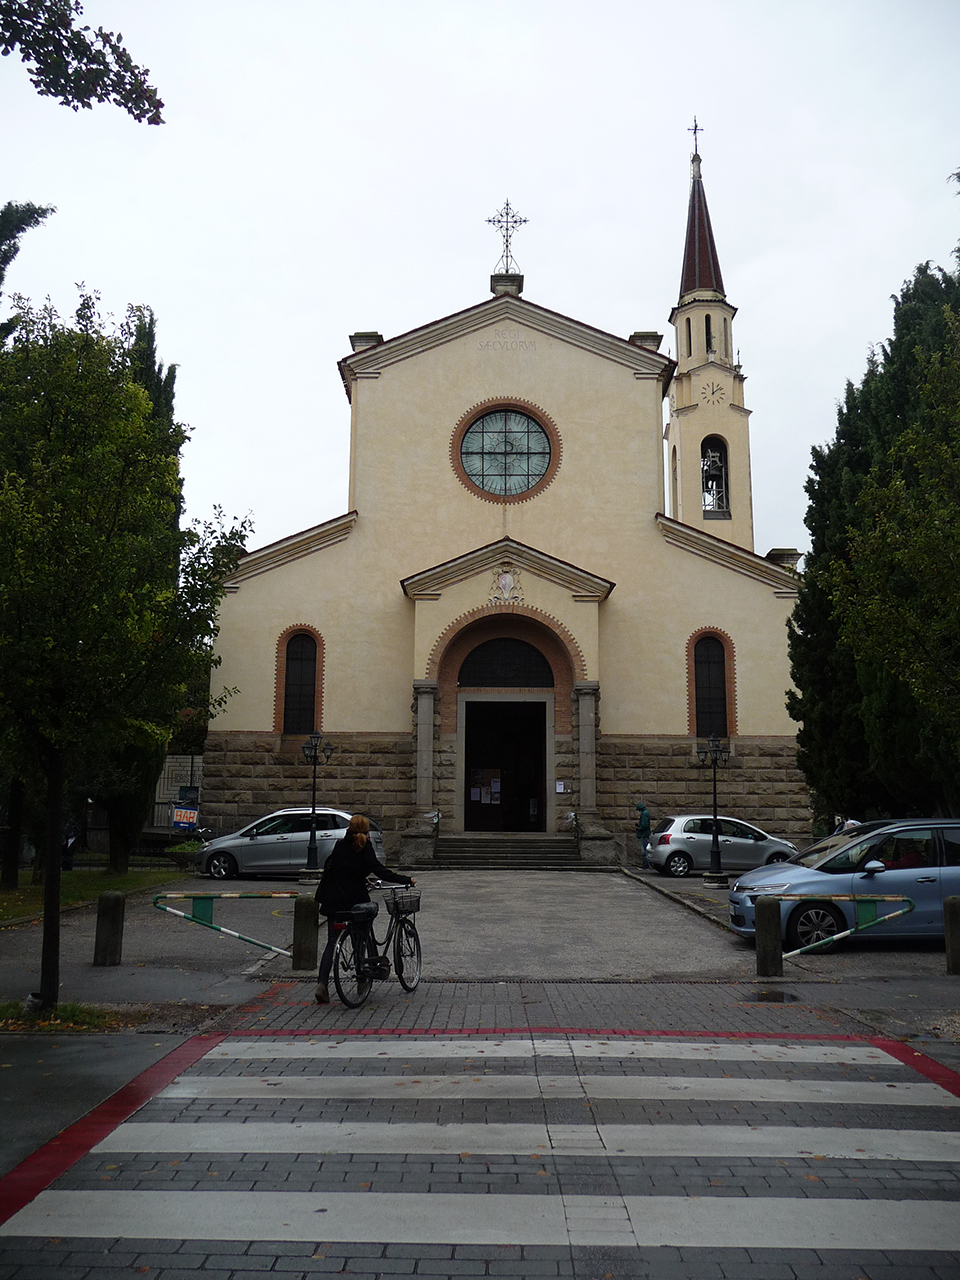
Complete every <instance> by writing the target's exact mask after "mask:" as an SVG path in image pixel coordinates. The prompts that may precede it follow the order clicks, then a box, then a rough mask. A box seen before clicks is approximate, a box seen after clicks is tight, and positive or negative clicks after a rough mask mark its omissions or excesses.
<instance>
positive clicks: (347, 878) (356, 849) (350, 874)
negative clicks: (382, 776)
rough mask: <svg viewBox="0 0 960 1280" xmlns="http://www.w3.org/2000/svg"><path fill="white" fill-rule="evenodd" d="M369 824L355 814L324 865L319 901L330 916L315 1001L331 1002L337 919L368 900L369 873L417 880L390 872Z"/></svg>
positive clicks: (403, 881)
mask: <svg viewBox="0 0 960 1280" xmlns="http://www.w3.org/2000/svg"><path fill="white" fill-rule="evenodd" d="M369 833H370V823H369V821H368V819H366V818H365V817H364V816H363V814H362V813H355V814H354V815H353V817H352V818H351V819H350V822H349V823H348V824H347V834H346V835H345V836H344V837H343V839H342V840H338V841H337V843H336V844H335V845H334V846H333V851H332V852H331V854H330V857H329V858H327V861H326V863H325V865H324V868H323V875H322V876H321V877H320V884H319V886H318V888H317V894H316V898H317V902H319V904H320V910H321V912H322V913H323V914H324V915H325V916H326V917H327V945H326V946H325V947H324V949H323V955H322V956H321V957H320V973H319V975H318V982H317V990H316V1001H317V1004H329V1003H330V993H329V992H328V990H327V982H328V981H329V978H330V968H331V966H332V964H333V948H334V946H335V945H336V941H337V933H336V921H337V917H338V916H342V915H343V914H345V913H346V912H349V911H350V910H351V909H352V908H353V907H355V906H356V905H357V903H359V902H369V901H370V892H369V890H368V888H367V876H376V877H377V879H379V880H389V881H390V882H391V883H392V884H402V885H408V886H409V885H413V884H416V881H415V880H411V878H410V877H409V876H401V875H398V874H396V872H393V871H390V870H389V869H388V868H387V867H385V866H384V865H383V863H382V862H381V861H380V860H379V858H378V857H377V855H376V853H375V852H374V849H373V845H372V844H371V843H370V838H369Z"/></svg>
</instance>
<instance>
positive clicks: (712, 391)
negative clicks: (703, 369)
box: [700, 382, 727, 404]
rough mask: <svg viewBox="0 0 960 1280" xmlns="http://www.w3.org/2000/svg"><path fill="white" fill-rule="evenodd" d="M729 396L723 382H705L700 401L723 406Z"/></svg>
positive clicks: (701, 389)
mask: <svg viewBox="0 0 960 1280" xmlns="http://www.w3.org/2000/svg"><path fill="white" fill-rule="evenodd" d="M726 394H727V392H726V388H725V387H724V385H723V383H722V382H705V383H704V384H703V386H702V387H701V388H700V399H701V400H705V401H706V402H707V404H721V403H722V402H723V398H724V396H725V395H726Z"/></svg>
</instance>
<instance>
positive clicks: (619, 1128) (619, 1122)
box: [0, 981, 960, 1280]
mask: <svg viewBox="0 0 960 1280" xmlns="http://www.w3.org/2000/svg"><path fill="white" fill-rule="evenodd" d="M763 994H764V993H763V991H762V990H761V989H759V988H757V987H756V985H755V984H754V986H750V985H749V984H745V983H739V982H714V983H710V982H705V981H689V982H677V983H620V984H617V983H609V982H605V983H590V982H581V983H561V982H554V983H544V982H477V983H466V982H448V983H444V982H432V983H431V982H424V983H423V984H421V986H420V988H419V989H418V990H417V991H415V992H413V993H411V994H409V995H406V994H404V993H403V992H402V991H401V989H400V988H399V986H398V985H397V984H395V983H394V982H387V983H382V984H378V985H377V986H376V987H375V988H374V994H373V996H372V997H371V1000H370V1001H369V1003H368V1004H367V1005H366V1006H365V1007H364V1008H362V1009H357V1010H348V1009H345V1008H343V1007H342V1006H340V1005H339V1004H337V1003H333V1004H330V1005H327V1006H323V1007H318V1006H317V1005H316V1004H315V1003H313V1001H312V990H311V989H310V988H309V987H308V986H307V985H306V984H305V983H298V982H291V981H286V982H282V983H276V984H274V985H273V986H270V987H267V988H266V989H265V990H264V991H263V993H262V994H261V995H260V997H259V998H257V999H256V1000H254V1001H252V1002H251V1003H249V1004H248V1005H246V1006H243V1007H240V1008H238V1009H235V1010H232V1011H229V1012H228V1013H226V1014H224V1015H223V1016H222V1017H221V1020H220V1024H219V1026H218V1028H217V1030H216V1031H215V1032H212V1033H211V1034H208V1035H205V1036H197V1037H193V1038H192V1039H189V1040H187V1041H185V1042H184V1043H183V1044H182V1045H181V1046H180V1047H179V1048H177V1049H176V1050H174V1052H172V1053H171V1054H169V1055H168V1056H167V1057H166V1058H165V1059H163V1060H162V1061H161V1062H160V1063H158V1064H157V1065H156V1066H154V1067H152V1068H150V1069H149V1070H148V1071H146V1072H145V1073H143V1075H142V1076H140V1077H138V1078H137V1079H136V1080H135V1081H133V1082H132V1083H131V1085H130V1086H128V1088H127V1089H126V1090H121V1093H120V1094H118V1095H116V1097H115V1098H114V1099H111V1100H110V1101H109V1102H108V1103H106V1104H104V1106H102V1107H100V1108H97V1109H96V1110H95V1111H94V1112H92V1113H91V1114H90V1116H88V1117H87V1118H86V1119H85V1120H83V1121H80V1122H79V1123H78V1124H77V1125H75V1126H73V1128H72V1129H70V1130H67V1131H66V1132H65V1133H64V1134H63V1135H61V1137H60V1139H59V1140H58V1141H57V1142H55V1143H51V1144H48V1146H47V1147H46V1148H43V1149H41V1151H40V1152H38V1153H36V1155H35V1156H34V1157H32V1158H31V1159H30V1160H28V1161H26V1162H25V1163H24V1164H23V1165H21V1166H20V1168H19V1170H17V1171H15V1173H14V1174H13V1175H11V1176H10V1177H8V1178H7V1179H3V1180H0V1209H2V1215H0V1216H2V1217H4V1218H5V1219H6V1221H5V1224H4V1225H3V1227H2V1228H0V1276H2V1277H3V1280H105V1278H106V1277H107V1276H110V1277H114V1278H116V1277H117V1276H118V1275H144V1276H149V1277H151V1280H188V1277H189V1278H190V1280H212V1278H213V1280H240V1277H243V1276H249V1275H250V1273H264V1272H271V1273H277V1274H282V1275H284V1276H294V1277H302V1278H303V1280H306V1278H307V1277H310V1278H314V1277H317V1278H318V1277H320V1276H323V1275H330V1274H337V1275H351V1276H353V1277H359V1278H361V1280H388V1278H390V1280H393V1278H394V1277H397V1276H432V1277H451V1278H452V1277H467V1278H468V1280H469V1278H472V1277H481V1276H482V1277H493V1276H501V1277H515V1278H516V1280H524V1278H526V1277H530V1278H531V1280H532V1278H533V1277H544V1276H548V1277H572V1278H573V1280H627V1278H629V1280H714V1278H715V1277H716V1278H718V1280H723V1278H725V1277H730V1278H731V1280H732V1278H736V1280H741V1278H746V1277H757V1278H762V1280H781V1278H784V1280H814V1278H816V1280H881V1278H884V1280H958V1278H960V1203H958V1202H960V1076H957V1075H956V1074H955V1073H954V1072H952V1071H950V1070H948V1069H947V1068H945V1067H943V1066H942V1065H940V1064H938V1063H936V1062H934V1061H933V1060H932V1059H930V1058H928V1057H926V1056H925V1055H924V1054H922V1053H920V1052H917V1050H916V1049H915V1048H914V1047H912V1046H907V1045H904V1044H903V1043H901V1042H896V1041H893V1040H883V1039H879V1038H870V1037H866V1036H864V1035H863V1034H862V1031H861V1029H860V1026H859V1023H858V1022H856V1021H855V1020H853V1019H851V1018H848V1017H847V1016H846V1015H845V1014H843V1013H842V1012H833V1013H827V1012H825V1011H824V1010H822V1009H817V1008H815V1007H813V1006H812V1005H804V1004H799V1003H794V1004H789V1003H781V1002H777V1001H773V1002H770V1001H767V1000H765V999H763V998H762V996H763Z"/></svg>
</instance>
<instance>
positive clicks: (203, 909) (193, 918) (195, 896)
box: [153, 890, 298, 956]
mask: <svg viewBox="0 0 960 1280" xmlns="http://www.w3.org/2000/svg"><path fill="white" fill-rule="evenodd" d="M297 896H298V894H297V891H296V890H293V891H289V890H288V891H283V892H279V893H226V892H224V893H158V894H157V896H156V897H155V898H154V900H153V905H154V906H155V907H156V908H157V910H158V911H168V912H169V913H170V915H172V916H179V917H180V919H181V920H186V921H187V922H188V923H189V924H202V925H203V927H204V928H205V929H214V930H215V931H216V932H217V933H225V934H227V935H228V936H229V937H231V938H238V939H239V940H240V942H249V943H250V945H251V946H254V947H263V949H264V950H265V951H273V952H274V953H275V954H276V955H279V956H290V955H291V953H290V952H289V951H285V950H284V948H283V947H275V946H274V945H273V943H271V942H260V941H259V939H257V938H248V937H246V935H245V934H242V933H237V932H236V930H235V929H228V928H227V927H226V925H222V924H214V923H213V904H214V903H215V902H216V901H217V899H218V898H296V897H297ZM187 898H189V899H190V901H191V902H192V904H193V907H192V910H191V911H190V912H189V913H188V912H186V911H177V910H176V908H175V907H168V906H166V905H165V903H164V902H163V901H161V899H164V900H166V899H172V900H173V901H177V900H178V899H179V900H180V901H181V902H182V901H184V900H185V899H187Z"/></svg>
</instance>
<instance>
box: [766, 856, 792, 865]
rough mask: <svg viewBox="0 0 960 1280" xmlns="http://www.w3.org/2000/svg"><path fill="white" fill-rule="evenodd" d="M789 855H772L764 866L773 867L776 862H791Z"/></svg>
mask: <svg viewBox="0 0 960 1280" xmlns="http://www.w3.org/2000/svg"><path fill="white" fill-rule="evenodd" d="M789 861H790V854H789V853H771V855H770V857H769V858H768V859H767V861H766V862H765V863H764V866H767V867H772V866H773V864H774V863H775V862H789Z"/></svg>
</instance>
